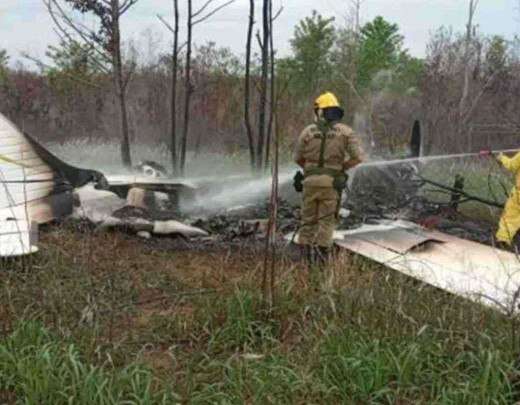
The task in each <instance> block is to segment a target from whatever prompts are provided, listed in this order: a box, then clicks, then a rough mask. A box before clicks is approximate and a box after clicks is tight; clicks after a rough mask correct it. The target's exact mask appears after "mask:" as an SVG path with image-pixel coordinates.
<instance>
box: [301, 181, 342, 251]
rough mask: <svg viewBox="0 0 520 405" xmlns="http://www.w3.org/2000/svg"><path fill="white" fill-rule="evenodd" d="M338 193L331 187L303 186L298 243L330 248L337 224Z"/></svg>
mask: <svg viewBox="0 0 520 405" xmlns="http://www.w3.org/2000/svg"><path fill="white" fill-rule="evenodd" d="M339 198H340V197H339V193H338V191H337V190H336V189H334V188H333V187H316V186H307V185H306V186H304V188H303V203H302V224H301V228H300V232H299V242H300V243H301V244H303V245H310V246H319V247H325V248H328V247H331V246H332V240H333V235H334V229H335V228H336V224H337V216H338V204H339Z"/></svg>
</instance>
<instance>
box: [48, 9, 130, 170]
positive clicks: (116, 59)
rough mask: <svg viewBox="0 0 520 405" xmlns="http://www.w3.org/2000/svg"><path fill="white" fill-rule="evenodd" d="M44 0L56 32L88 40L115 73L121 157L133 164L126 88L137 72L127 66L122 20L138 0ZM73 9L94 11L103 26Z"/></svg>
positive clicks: (67, 37)
mask: <svg viewBox="0 0 520 405" xmlns="http://www.w3.org/2000/svg"><path fill="white" fill-rule="evenodd" d="M42 1H43V3H44V4H45V6H46V7H47V10H48V11H49V14H50V16H51V18H52V19H53V21H54V25H55V27H56V32H57V33H58V35H59V36H60V38H61V40H62V41H65V42H66V43H72V42H74V41H75V42H83V43H85V44H87V45H88V46H89V47H91V48H92V49H94V50H95V51H96V53H97V55H98V56H99V60H100V61H101V62H99V64H100V65H102V66H100V67H101V68H102V70H103V71H105V72H106V73H111V74H112V80H113V86H114V90H115V94H116V97H117V100H118V103H119V110H120V126H121V138H122V139H121V159H122V161H123V164H124V165H125V166H131V165H132V159H131V153H130V137H129V126H128V111H127V103H126V90H127V87H128V83H129V81H130V78H131V76H132V73H133V66H130V68H129V69H127V70H125V67H124V66H123V58H122V50H121V30H120V20H121V17H122V16H123V15H124V14H125V13H126V12H127V11H128V10H129V9H130V8H131V7H132V6H133V5H135V4H136V3H137V1H138V0H42ZM67 9H68V10H67ZM71 11H78V12H80V13H83V14H87V13H90V14H92V15H94V16H95V17H97V19H98V20H99V29H98V30H94V29H92V28H89V27H87V26H86V25H85V24H83V23H81V22H79V21H77V20H75V19H74V17H73V15H72V13H71Z"/></svg>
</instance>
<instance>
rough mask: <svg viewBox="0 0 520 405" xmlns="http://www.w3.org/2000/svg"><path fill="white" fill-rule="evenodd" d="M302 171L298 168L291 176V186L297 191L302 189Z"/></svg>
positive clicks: (299, 191)
mask: <svg viewBox="0 0 520 405" xmlns="http://www.w3.org/2000/svg"><path fill="white" fill-rule="evenodd" d="M303 179H304V176H303V173H302V172H301V170H298V171H297V172H296V174H295V175H294V177H293V186H294V189H295V190H296V192H297V193H301V192H302V191H303Z"/></svg>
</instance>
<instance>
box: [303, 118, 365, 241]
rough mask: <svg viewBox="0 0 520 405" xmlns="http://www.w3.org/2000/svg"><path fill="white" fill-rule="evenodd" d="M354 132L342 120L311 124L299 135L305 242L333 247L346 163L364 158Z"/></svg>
mask: <svg viewBox="0 0 520 405" xmlns="http://www.w3.org/2000/svg"><path fill="white" fill-rule="evenodd" d="M362 155H363V152H362V150H361V147H360V145H359V142H358V139H357V137H356V136H355V134H354V132H353V131H352V129H351V128H349V127H348V126H347V125H344V124H341V123H325V122H320V123H318V124H313V125H309V126H308V127H307V128H305V129H304V130H303V131H302V133H301V135H300V136H299V138H298V141H297V144H296V151H295V161H296V162H297V163H300V164H303V168H304V176H305V180H304V181H303V202H302V225H301V228H300V232H299V241H300V243H302V244H304V245H313V246H320V247H325V248H327V247H330V246H331V245H332V238H333V233H334V228H335V226H336V222H337V214H338V209H339V203H340V199H341V192H342V189H343V187H344V185H345V179H346V176H345V173H344V168H345V163H346V162H348V161H349V160H351V159H359V160H362Z"/></svg>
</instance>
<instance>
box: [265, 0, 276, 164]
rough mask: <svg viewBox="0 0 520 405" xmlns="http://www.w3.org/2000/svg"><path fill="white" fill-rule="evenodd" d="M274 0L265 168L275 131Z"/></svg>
mask: <svg viewBox="0 0 520 405" xmlns="http://www.w3.org/2000/svg"><path fill="white" fill-rule="evenodd" d="M273 19H274V17H273V2H272V0H269V64H270V72H269V75H270V77H269V89H270V93H269V124H268V126H267V139H266V142H265V145H266V146H265V165H264V170H265V171H267V169H268V168H269V159H270V158H271V156H270V155H271V135H272V133H273V120H274V111H275V104H276V101H275V66H274V43H273Z"/></svg>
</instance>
